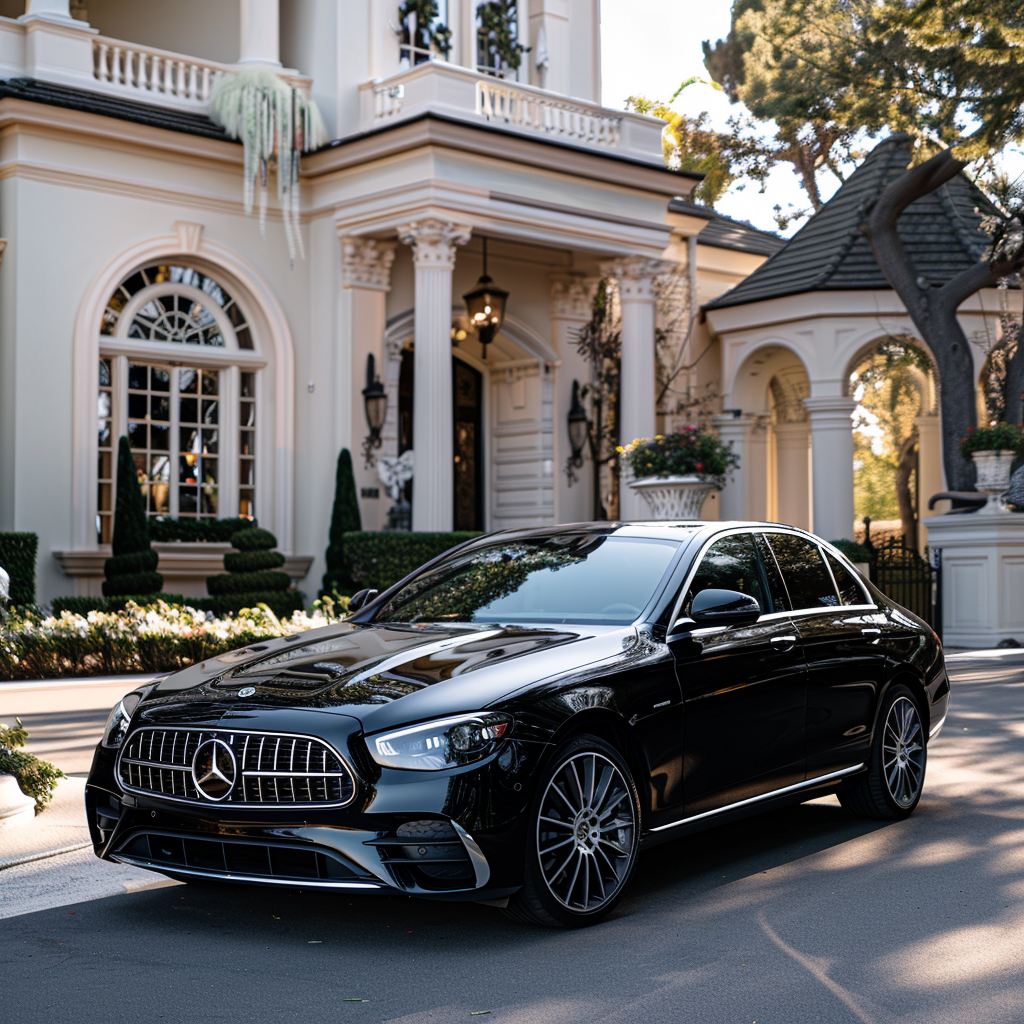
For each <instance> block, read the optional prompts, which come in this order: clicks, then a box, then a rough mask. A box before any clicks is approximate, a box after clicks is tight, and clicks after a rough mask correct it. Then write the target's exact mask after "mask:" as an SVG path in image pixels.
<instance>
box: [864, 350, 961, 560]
mask: <svg viewBox="0 0 1024 1024" xmlns="http://www.w3.org/2000/svg"><path fill="white" fill-rule="evenodd" d="M847 380H848V387H849V394H850V397H851V398H853V399H854V400H855V401H856V402H857V405H856V409H855V411H854V418H853V437H854V464H853V468H854V515H855V518H856V533H857V536H858V538H859V539H863V537H864V536H865V527H864V520H865V518H866V517H867V518H869V519H870V520H871V523H872V527H871V536H872V539H873V540H875V541H878V540H881V539H885V538H902V541H903V544H904V545H905V546H906V547H908V548H912V549H913V548H920V549H923V548H924V546H925V543H926V539H925V537H924V531H923V530H922V529H921V527H920V523H921V520H922V519H924V518H926V517H927V516H928V515H929V512H928V500H929V498H930V497H931V496H932V495H933V494H935V493H937V492H938V491H941V490H942V489H943V487H942V479H943V477H942V452H941V441H940V438H941V432H940V430H939V417H938V407H937V392H936V373H935V369H934V366H933V364H932V361H931V358H930V357H929V355H928V353H927V352H925V351H924V349H923V348H922V347H921V346H920V345H918V344H917V343H916V342H915V341H914V340H913V339H910V338H906V337H899V336H889V337H883V338H879V339H878V340H876V341H874V342H872V343H871V344H870V345H869V346H868V347H867V348H866V349H862V350H861V352H860V353H859V354H858V355H857V356H856V357H855V358H854V360H853V361H852V362H851V364H850V368H849V372H848V377H847Z"/></svg>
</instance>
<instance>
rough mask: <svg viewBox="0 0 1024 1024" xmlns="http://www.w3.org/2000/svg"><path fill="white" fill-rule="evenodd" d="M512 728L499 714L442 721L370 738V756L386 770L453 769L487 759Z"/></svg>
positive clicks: (486, 713)
mask: <svg viewBox="0 0 1024 1024" xmlns="http://www.w3.org/2000/svg"><path fill="white" fill-rule="evenodd" d="M511 728H512V718H511V717H510V716H509V715H503V714H500V713H498V712H479V713H477V714H474V715H459V716H458V717H456V718H442V719H440V720H439V721H436V722H427V723H425V724H424V725H414V726H411V727H409V728H407V729H396V730H395V731H394V732H384V733H381V734H380V735H379V736H373V737H370V740H371V742H370V754H371V755H372V756H373V759H374V760H375V761H376V762H377V764H380V765H383V766H384V767H385V768H414V769H417V770H419V771H437V770H438V769H441V768H455V767H457V766H458V765H460V764H468V763H470V762H472V761H479V760H480V759H481V758H483V757H486V756H487V755H488V754H490V753H491V752H492V751H494V750H495V749H496V748H497V746H498V744H499V743H500V742H501V740H502V739H503V738H504V737H505V736H507V735H508V733H509V730H511Z"/></svg>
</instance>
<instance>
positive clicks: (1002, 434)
mask: <svg viewBox="0 0 1024 1024" xmlns="http://www.w3.org/2000/svg"><path fill="white" fill-rule="evenodd" d="M960 454H961V455H963V457H964V458H965V459H973V460H974V467H975V470H976V472H977V481H976V483H975V485H974V486H975V487H976V488H977V490H979V491H981V493H982V494H987V495H988V502H987V503H986V504H985V506H984V507H983V508H982V509H980V511H981V512H983V513H986V514H989V515H991V514H992V513H996V512H1005V511H1006V509H1005V508H1004V506H1003V504H1002V502H1001V501H1000V500H999V495H1001V494H1002V493H1003V492H1004V491H1005V490H1006V489H1007V488H1008V487H1009V486H1010V471H1011V470H1012V468H1013V463H1014V460H1016V459H1017V457H1018V456H1020V455H1024V431H1022V430H1021V428H1020V427H1018V426H1017V425H1016V424H1013V423H997V424H995V425H994V426H990V427H972V428H971V429H969V430H968V431H967V436H966V437H965V438H964V439H963V440H962V441H961V442H960Z"/></svg>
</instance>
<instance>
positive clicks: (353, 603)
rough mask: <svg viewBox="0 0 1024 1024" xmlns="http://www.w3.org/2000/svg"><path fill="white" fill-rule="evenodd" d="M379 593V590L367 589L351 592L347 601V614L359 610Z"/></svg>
mask: <svg viewBox="0 0 1024 1024" xmlns="http://www.w3.org/2000/svg"><path fill="white" fill-rule="evenodd" d="M379 593H380V591H379V590H369V589H367V590H360V591H358V592H356V593H355V594H353V595H352V598H351V599H350V600H349V602H348V611H349V614H350V615H351V614H352V613H353V612H357V611H359V609H360V608H365V607H366V606H367V605H368V604H369V603H370V602H371V601H372V600H373V599H374V598H375V597H376V596H377V595H378V594H379Z"/></svg>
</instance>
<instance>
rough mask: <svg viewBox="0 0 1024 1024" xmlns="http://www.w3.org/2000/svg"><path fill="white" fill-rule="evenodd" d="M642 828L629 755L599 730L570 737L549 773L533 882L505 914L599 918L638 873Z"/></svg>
mask: <svg viewBox="0 0 1024 1024" xmlns="http://www.w3.org/2000/svg"><path fill="white" fill-rule="evenodd" d="M565 790H569V792H568V793H566V792H565ZM640 827H641V821H640V799H639V797H638V796H637V791H636V784H635V783H634V781H633V776H632V773H631V772H630V770H629V766H628V765H627V764H626V761H625V759H624V758H623V757H622V755H621V754H620V753H619V752H618V751H617V750H616V749H615V748H614V747H613V746H612V745H611V744H610V743H607V742H605V741H604V740H603V739H600V738H599V737H597V736H589V735H583V736H577V737H574V738H573V739H571V740H569V741H567V742H566V743H565V744H564V745H563V746H562V747H560V748H559V749H558V750H557V751H556V753H555V755H554V756H553V757H552V758H551V760H550V762H549V763H548V766H547V768H546V769H545V771H544V772H543V773H542V774H541V777H540V781H539V783H538V786H537V792H536V794H535V795H534V799H533V803H532V804H531V807H530V821H529V828H528V830H527V841H526V868H525V882H524V884H523V887H522V889H520V890H519V892H517V893H516V894H515V895H514V896H513V897H512V898H511V899H510V900H509V904H508V907H507V908H506V910H505V913H506V914H508V916H509V917H511V918H513V919H514V920H517V921H523V922H527V923H530V924H542V925H547V926H548V927H552V928H580V927H583V926H585V925H591V924H596V923H597V922H598V921H600V920H602V919H603V918H604V917H606V916H607V915H608V914H610V913H611V911H612V910H613V909H614V908H615V906H616V904H618V902H619V900H620V899H622V894H623V893H624V892H625V889H626V886H627V885H628V884H629V880H630V879H631V878H632V876H633V870H634V868H635V867H636V859H637V853H638V850H639V844H640ZM563 854H565V855H564V856H563Z"/></svg>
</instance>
